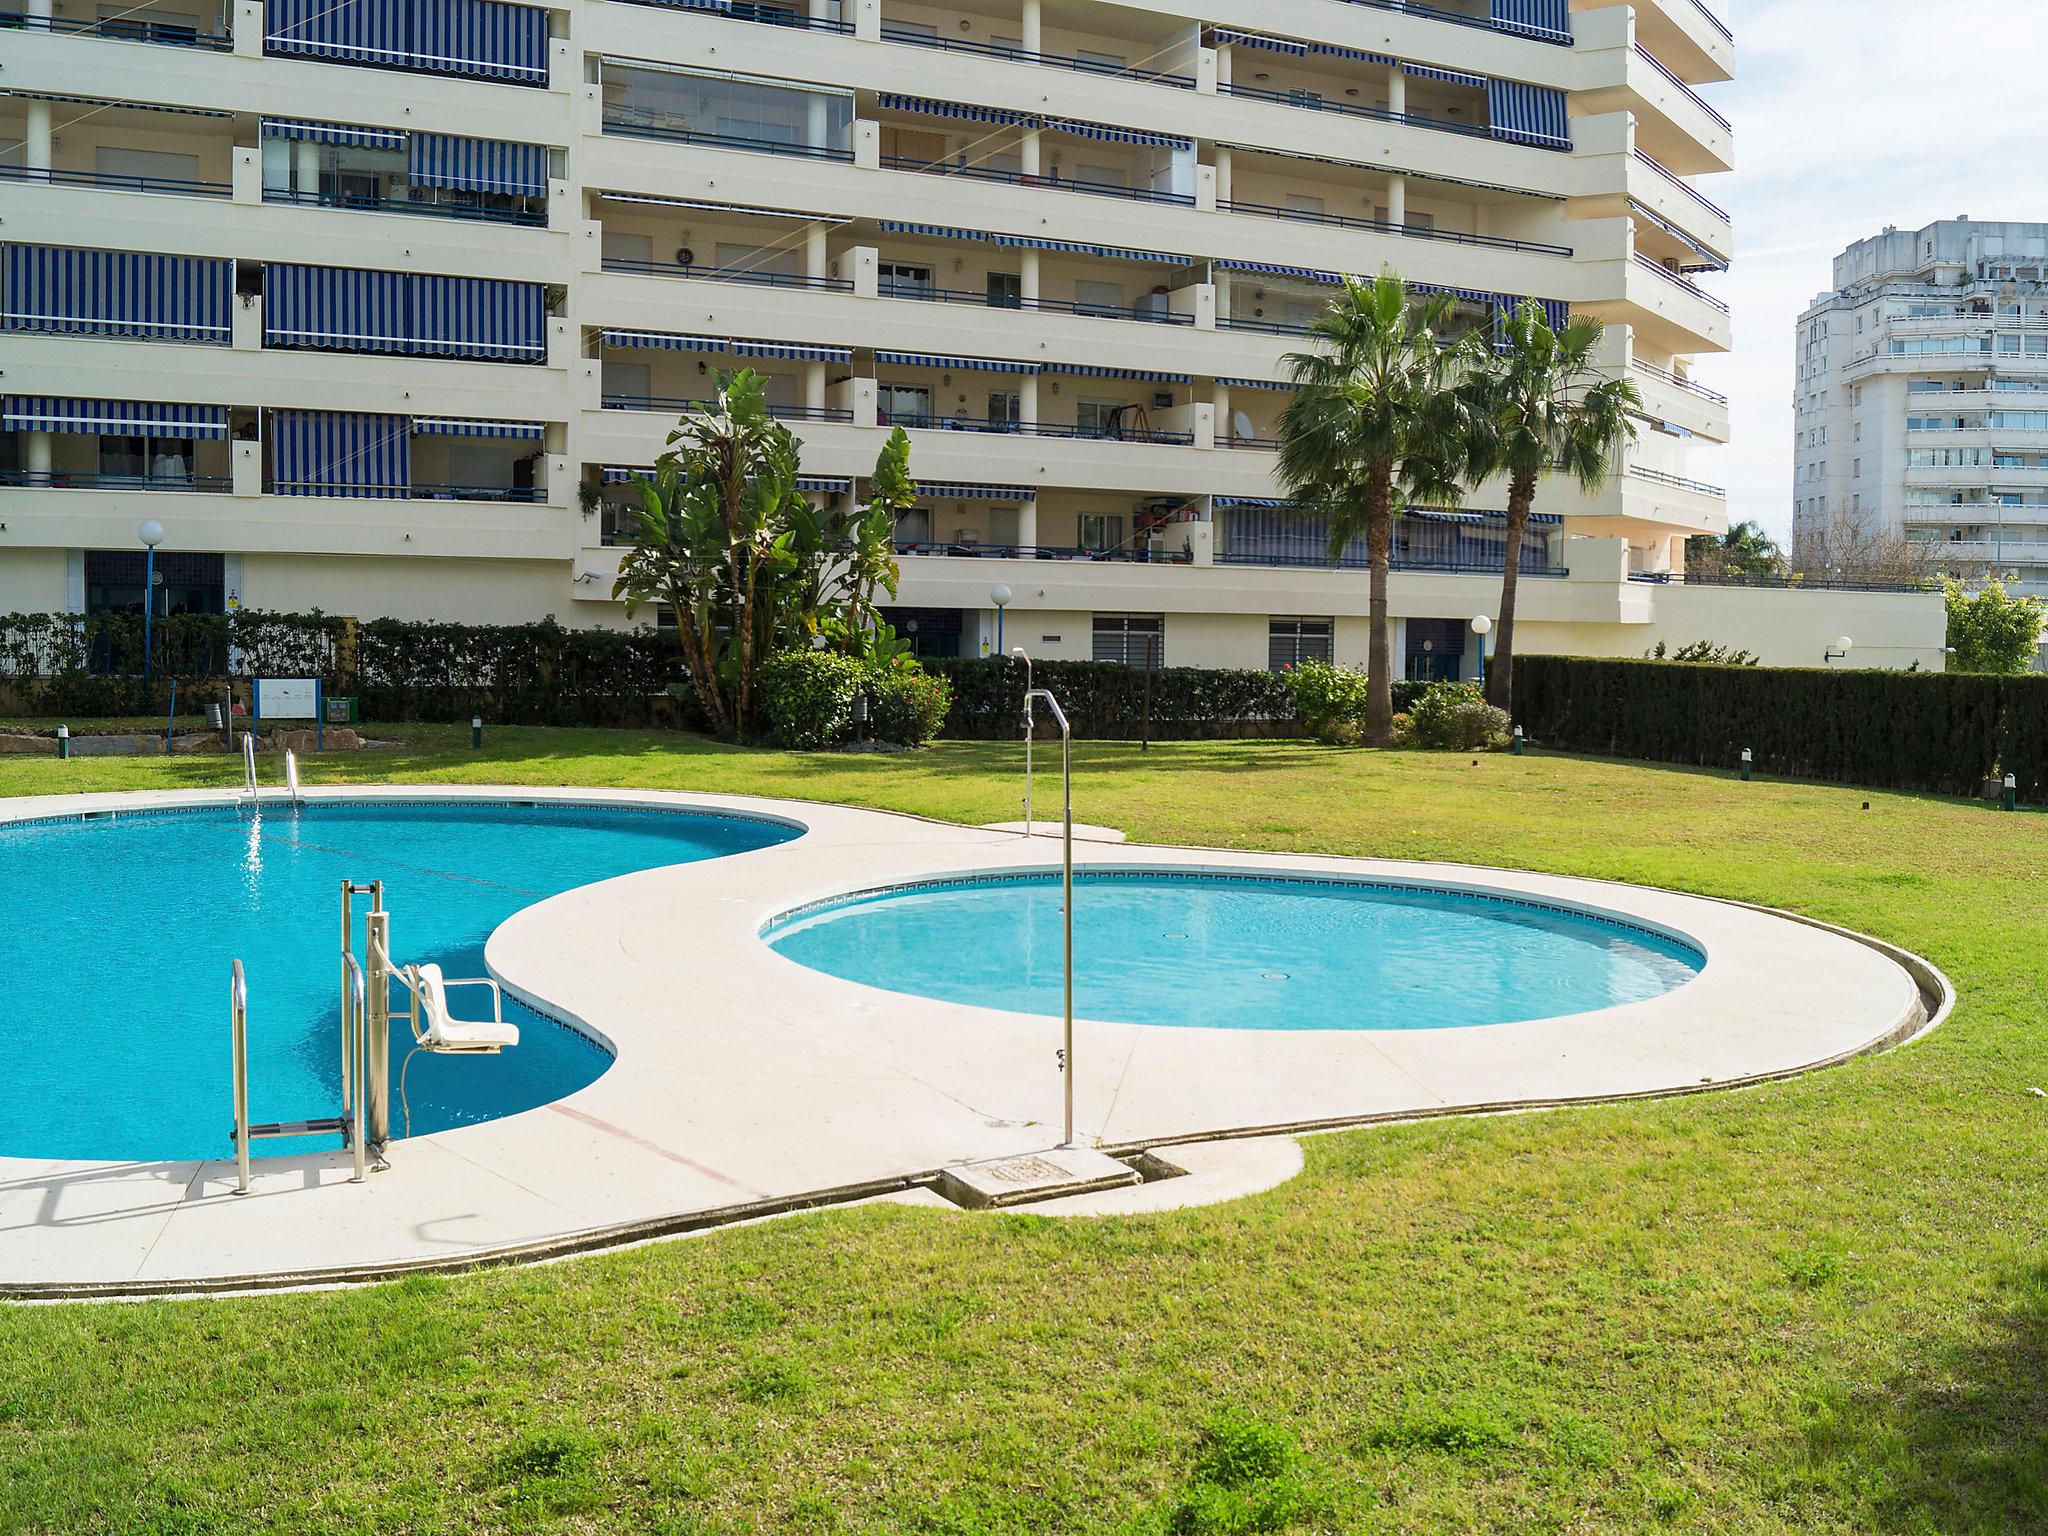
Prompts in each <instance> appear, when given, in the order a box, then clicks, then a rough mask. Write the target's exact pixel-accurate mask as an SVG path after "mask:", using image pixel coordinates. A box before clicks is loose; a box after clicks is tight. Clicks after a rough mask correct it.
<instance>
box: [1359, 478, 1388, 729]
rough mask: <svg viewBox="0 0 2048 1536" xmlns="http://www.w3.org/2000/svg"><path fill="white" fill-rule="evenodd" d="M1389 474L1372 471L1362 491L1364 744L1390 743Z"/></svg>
mask: <svg viewBox="0 0 2048 1536" xmlns="http://www.w3.org/2000/svg"><path fill="white" fill-rule="evenodd" d="M1393 500H1394V488H1393V475H1392V474H1391V473H1390V472H1388V471H1385V470H1380V471H1376V472H1375V473H1374V474H1373V477H1372V480H1371V483H1370V484H1369V485H1368V486H1367V488H1366V493H1365V547H1366V556H1367V560H1368V563H1369V564H1370V566H1371V569H1372V586H1371V596H1370V598H1369V600H1368V604H1367V612H1368V613H1369V615H1370V616H1371V630H1370V633H1369V636H1368V639H1367V641H1366V653H1365V676H1366V694H1365V744H1366V745H1367V746H1368V747H1390V746H1392V745H1393V744H1394V670H1393V669H1394V646H1393V640H1392V637H1391V636H1390V635H1389V633H1388V618H1387V578H1388V573H1389V572H1390V571H1391V570H1392V569H1393V563H1394V508H1393Z"/></svg>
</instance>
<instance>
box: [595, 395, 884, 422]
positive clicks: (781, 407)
mask: <svg viewBox="0 0 2048 1536" xmlns="http://www.w3.org/2000/svg"><path fill="white" fill-rule="evenodd" d="M717 403H718V402H717V401H716V400H713V399H708V398H701V397H700V398H695V399H692V398H689V397H686V396H682V395H630V394H607V395H604V396H603V397H602V399H601V404H602V406H603V408H604V409H605V410H607V411H660V412H662V413H663V414H664V415H675V416H680V415H682V414H683V413H684V412H685V411H697V410H703V409H706V408H707V407H709V406H713V405H716V404H717ZM768 414H769V415H770V416H773V417H774V418H775V419H776V420H777V421H852V420H853V412H852V411H850V410H847V409H846V408H845V407H843V406H831V405H788V404H782V403H778V402H776V401H773V400H771V401H769V402H768Z"/></svg>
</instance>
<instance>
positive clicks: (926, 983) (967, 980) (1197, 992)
mask: <svg viewBox="0 0 2048 1536" xmlns="http://www.w3.org/2000/svg"><path fill="white" fill-rule="evenodd" d="M1074 885H1075V890H1074V912H1075V924H1074V970H1075V980H1074V1011H1075V1013H1076V1014H1077V1015H1080V1016H1082V1017H1086V1018H1091V1019H1103V1020H1108V1021H1112V1022H1116V1023H1125V1024H1168V1025H1186V1026H1191V1027H1195V1028H1210V1029H1448V1028H1453V1027H1456V1026H1459V1025H1467V1024H1504V1023H1508V1022H1511V1021H1513V1020H1518V1019H1537V1018H1550V1017H1554V1016H1556V1015H1559V1014H1567V1013H1581V1012H1585V1011H1588V1010H1591V1009H1595V1008H1606V1007H1611V1006H1613V1005H1615V1004H1618V1003H1628V1002H1636V1001H1640V1000H1641V999H1643V998H1649V997H1655V996H1657V995H1658V994H1659V993H1662V992H1668V991H1669V990H1671V989H1672V988H1673V987H1676V986H1680V985H1682V984H1683V983H1685V982H1686V981H1689V980H1691V979H1692V977H1693V975H1694V974H1695V973H1696V972H1697V971H1698V970H1699V968H1700V967H1701V965H1702V964H1704V961H1703V959H1702V957H1701V956H1700V955H1699V954H1698V953H1697V952H1696V951H1694V950H1693V949H1692V948H1690V947H1689V946H1687V945H1684V944H1681V943H1678V942H1676V941H1674V940H1672V939H1668V938H1665V937H1664V936H1662V935H1661V934H1657V933H1653V932H1651V931H1650V930H1648V929H1644V928H1637V927H1634V926H1632V925H1629V924H1626V923H1620V922H1609V921H1606V920H1603V919H1600V918H1596V917H1590V916H1586V915H1584V914H1581V913H1577V912H1571V911H1567V910H1564V909H1562V908H1556V907H1546V906H1539V905H1535V904H1532V903H1526V902H1517V901H1509V900H1497V899H1492V898H1488V897H1484V896H1474V895H1467V894H1463V893H1460V892H1455V891H1447V890H1429V889H1415V888H1409V887H1402V886H1390V885H1367V884H1361V883H1355V882H1349V881H1337V880H1316V879H1287V878H1280V879H1275V878H1260V877H1251V878H1246V877H1238V876H1216V875H1199V874H1172V873H1158V872H1142V873H1140V872H1116V873H1095V874H1077V875H1076V876H1075V877H1074ZM764 936H765V937H766V938H767V940H768V942H769V943H770V944H771V945H772V946H773V947H774V948H775V949H776V950H777V951H778V952H780V953H781V954H783V955H785V956H787V957H788V958H789V959H791V960H794V961H796V962H798V963H799V964H801V965H806V966H809V967H811V968H812V969H813V970H819V971H824V972H826V973H827V974H829V975H833V976H839V977H843V978H844V979H846V980H848V981H858V982H864V983H866V984H867V985H869V986H872V987H882V988H886V989H887V990H889V991H892V992H908V993H912V994H915V995H916V996H919V997H933V998H939V999H941V1000H943V1001H946V1002H955V1003H973V1004H977V1005H979V1006H981V1007H984V1008H1004V1009H1009V1010H1012V1011H1014V1012H1020V1013H1042V1014H1052V1015H1058V1014H1059V1013H1060V1011H1061V998H1060V990H1061V975H1062V967H1061V940H1060V883H1059V878H1058V876H1056V875H1046V876H1035V875H1034V876H1017V877H1011V876H1005V877H992V878H987V879H974V880H962V881H948V882H933V883H931V884H926V885H912V886H904V887H900V888H898V889H896V890H892V891H881V892H874V893H870V894H868V895H864V896H859V897H855V898H851V899H849V900H846V901H842V902H835V903H827V904H824V905H822V906H819V907H815V908H811V909H809V910H806V911H801V912H798V913H794V914H791V915H790V916H788V917H785V918H782V919H779V920H778V921H777V922H775V923H773V924H771V925H770V927H769V928H768V930H767V932H766V934H765V935H764Z"/></svg>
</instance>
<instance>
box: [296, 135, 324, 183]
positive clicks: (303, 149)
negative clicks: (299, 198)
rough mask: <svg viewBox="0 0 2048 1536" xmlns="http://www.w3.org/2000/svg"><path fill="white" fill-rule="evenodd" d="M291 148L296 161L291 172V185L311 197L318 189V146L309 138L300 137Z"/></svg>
mask: <svg viewBox="0 0 2048 1536" xmlns="http://www.w3.org/2000/svg"><path fill="white" fill-rule="evenodd" d="M292 148H293V152H294V154H295V156H296V158H297V161H298V164H297V167H296V169H294V171H293V172H292V186H293V187H294V188H296V189H297V190H298V191H299V192H300V193H301V194H302V195H303V196H307V197H311V196H312V195H313V194H314V193H316V192H318V191H319V190H320V146H319V145H318V144H317V143H315V142H314V141H313V140H311V139H300V140H299V141H298V143H297V144H295V145H293V146H292Z"/></svg>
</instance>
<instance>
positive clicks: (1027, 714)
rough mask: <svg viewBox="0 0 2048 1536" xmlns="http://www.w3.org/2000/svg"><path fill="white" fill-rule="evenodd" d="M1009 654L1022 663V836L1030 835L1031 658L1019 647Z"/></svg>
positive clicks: (1015, 646)
mask: <svg viewBox="0 0 2048 1536" xmlns="http://www.w3.org/2000/svg"><path fill="white" fill-rule="evenodd" d="M1010 654H1011V655H1012V656H1014V657H1016V658H1017V659H1018V660H1019V661H1021V662H1023V663H1024V835H1025V836H1026V837H1029V836H1030V835H1031V657H1030V655H1029V654H1028V653H1026V651H1025V649H1024V647H1023V646H1021V645H1013V646H1011V647H1010Z"/></svg>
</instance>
